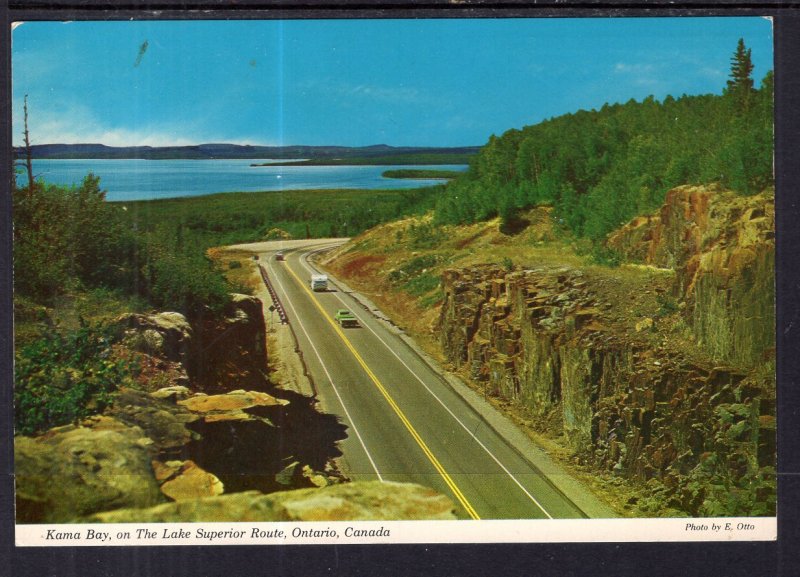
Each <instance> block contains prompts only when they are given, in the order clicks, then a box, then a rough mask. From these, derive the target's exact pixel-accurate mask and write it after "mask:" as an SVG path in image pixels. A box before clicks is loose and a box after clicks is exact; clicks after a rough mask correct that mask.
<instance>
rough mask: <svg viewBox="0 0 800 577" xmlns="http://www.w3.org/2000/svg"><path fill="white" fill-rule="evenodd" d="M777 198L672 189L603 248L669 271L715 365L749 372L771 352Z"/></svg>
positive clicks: (704, 189)
mask: <svg viewBox="0 0 800 577" xmlns="http://www.w3.org/2000/svg"><path fill="white" fill-rule="evenodd" d="M774 239H775V207H774V192H773V191H771V190H768V191H765V192H763V193H761V194H759V195H755V196H738V195H736V194H734V193H733V192H729V191H724V190H722V189H720V188H717V187H713V186H712V187H698V186H683V187H679V188H675V189H673V190H670V191H669V192H668V193H667V197H666V201H665V203H664V205H663V206H662V208H661V209H660V210H659V212H657V213H656V214H653V215H650V216H647V217H639V218H637V219H634V220H633V221H632V222H630V223H629V224H628V225H626V226H625V227H623V228H622V229H620V230H619V231H618V232H617V233H615V234H613V235H612V236H611V237H610V238H609V240H608V245H609V246H610V247H612V248H614V249H616V250H617V251H619V252H620V253H622V254H623V256H625V257H626V258H627V259H629V260H636V261H638V262H642V263H645V264H649V265H654V266H658V267H665V268H671V269H674V270H675V272H676V276H675V281H676V282H675V287H674V294H675V296H676V297H677V298H679V299H681V300H683V301H684V302H686V304H687V308H686V320H687V321H688V322H689V323H690V324H691V326H692V328H693V331H694V335H695V337H696V340H697V343H698V344H699V345H700V346H702V347H703V348H704V349H705V350H706V351H707V352H708V353H709V354H711V355H712V356H713V357H714V358H716V359H719V360H722V361H726V362H729V363H733V364H736V365H740V366H753V365H755V364H757V363H760V362H763V361H764V360H765V359H766V358H769V357H770V356H771V355H772V353H773V348H774V346H775V332H774V326H775V240H774Z"/></svg>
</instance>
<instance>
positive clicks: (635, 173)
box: [436, 42, 773, 242]
mask: <svg viewBox="0 0 800 577" xmlns="http://www.w3.org/2000/svg"><path fill="white" fill-rule="evenodd" d="M751 71H752V64H750V52H749V50H747V49H745V48H744V44H743V43H741V42H740V45H739V48H738V49H737V51H736V53H735V54H734V57H733V58H732V70H731V80H730V81H729V82H728V86H727V88H726V90H725V93H724V94H723V95H721V96H713V95H704V96H683V97H681V98H678V99H675V98H673V97H671V96H668V97H667V98H665V99H664V101H663V102H658V101H657V100H655V99H654V98H653V97H648V98H646V99H645V100H644V101H642V102H636V101H633V100H631V101H629V102H627V103H626V104H613V105H609V104H605V105H604V106H603V107H602V108H601V109H600V110H592V111H588V112H587V111H579V112H576V113H574V114H567V115H564V116H560V117H558V118H553V119H550V120H547V121H545V122H542V123H540V124H537V125H534V126H528V127H525V128H523V129H522V130H517V129H513V130H509V131H508V132H506V133H505V134H503V135H502V136H500V137H496V136H492V137H491V138H490V139H489V142H488V143H487V144H486V145H485V146H484V147H483V148H482V149H481V151H480V152H479V154H478V155H477V156H476V157H475V158H474V159H473V161H472V162H471V166H470V169H469V171H468V172H467V173H466V174H464V175H463V176H461V177H459V178H458V179H456V180H454V181H453V182H451V183H450V184H449V185H448V186H447V189H446V193H445V194H444V195H442V196H441V198H439V200H438V202H437V205H436V220H437V222H438V223H442V224H456V223H472V222H478V221H481V220H486V219H489V218H493V217H495V216H501V217H502V218H503V220H504V222H506V221H511V220H512V219H513V217H514V215H515V214H516V213H518V212H519V210H521V209H524V208H528V207H531V206H535V205H538V204H548V205H552V206H553V207H554V216H555V218H556V219H557V221H558V222H559V223H560V224H562V225H563V226H564V227H565V228H566V229H568V230H570V231H572V232H573V233H574V234H575V235H577V236H579V237H587V238H589V239H592V240H593V241H595V242H599V241H602V240H603V239H604V238H605V236H606V235H607V234H608V233H609V232H610V231H612V230H613V229H615V228H617V227H618V226H620V224H622V223H624V222H627V221H628V220H629V219H630V218H631V217H633V216H635V215H637V214H643V213H647V212H651V211H653V210H655V209H656V208H657V207H658V206H660V205H661V204H662V202H663V200H664V195H665V193H666V191H667V190H669V189H670V188H673V187H675V186H679V185H683V184H703V183H710V182H720V183H722V185H724V186H725V187H728V188H730V189H732V190H735V191H737V192H739V193H740V194H754V193H757V192H760V191H761V190H763V189H764V188H765V187H767V186H768V185H770V184H772V182H773V175H772V127H773V108H772V94H773V78H772V72H769V73H768V74H767V75H766V77H765V78H764V79H763V81H762V83H761V87H760V88H759V89H757V90H756V89H755V88H754V87H753V82H752V80H751V79H750V73H751Z"/></svg>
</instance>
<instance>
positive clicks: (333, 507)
mask: <svg viewBox="0 0 800 577" xmlns="http://www.w3.org/2000/svg"><path fill="white" fill-rule="evenodd" d="M454 511H455V507H454V505H453V502H452V501H450V499H448V498H447V497H445V496H443V495H440V494H439V493H436V492H435V491H433V490H432V489H428V488H427V487H422V486H420V485H413V484H408V483H381V482H378V481H371V482H356V483H348V484H344V485H337V486H333V487H326V488H323V489H300V490H295V491H282V492H279V493H271V494H269V495H264V494H261V493H259V492H257V491H247V492H244V493H236V494H232V495H223V496H221V497H214V498H206V499H195V500H186V501H181V502H180V503H169V504H165V505H159V506H156V507H151V508H149V509H125V510H121V511H113V512H109V513H100V514H97V515H92V516H89V517H87V518H85V519H82V520H83V521H86V522H90V523H132V522H141V523H177V522H236V521H383V520H401V521H402V520H449V519H455V518H456V517H455V514H454Z"/></svg>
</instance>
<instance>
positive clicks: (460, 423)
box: [300, 249, 553, 519]
mask: <svg viewBox="0 0 800 577" xmlns="http://www.w3.org/2000/svg"><path fill="white" fill-rule="evenodd" d="M320 250H323V249H316V250H313V251H310V252H307V253H305V254H303V255H302V257H301V258H300V261H301V264H303V266H305V267H306V269H308V271H309V272H312V269H311V266H310V265H309V264H308V262H307V261H306V257H307V255H309V254H310V253H312V252H317V251H320ZM336 298H338V299H339V301H340V302H341V303H342V304H344V305H347V304H348V303H346V302H345V300H344V299H343V298H342V297H341V296H340V291H337V292H336ZM351 298H352V297H351ZM348 306H349V305H348ZM350 312H351V313H353V315H354V316H355V317H356V318H357V319H358V320H359V322H360V323H361V325H362V326H364V327H366V328H367V330H369V331H370V332H371V333H372V334H373V335H375V338H377V339H378V340H379V341H380V342H381V343H382V344H383V346H385V347H386V348H387V349H388V350H389V352H390V353H392V354H393V355H394V356H395V358H397V360H398V361H400V363H401V364H402V365H403V366H404V367H405V368H406V369H407V370H408V372H410V373H411V374H412V375H414V378H415V379H417V380H418V381H419V382H420V384H421V385H422V386H423V387H425V390H427V391H428V392H429V393H430V394H431V396H433V398H434V399H436V400H437V401H438V402H439V404H440V405H442V407H444V410H445V411H447V412H448V413H450V416H452V417H453V419H455V421H456V422H457V423H458V424H459V425H461V428H463V429H464V430H465V431H466V432H467V434H468V435H469V436H470V437H472V438H473V439H474V440H475V442H476V443H478V445H480V447H481V448H482V449H483V450H484V451H486V454H488V455H489V456H490V457H491V458H492V460H494V462H495V463H497V464H498V465H499V467H500V468H501V469H503V471H505V473H506V474H507V475H508V476H509V477H511V480H512V481H514V483H516V485H517V486H518V487H519V488H520V489H522V492H523V493H525V494H526V495H527V496H528V498H529V499H530V500H531V501H533V502H534V503H535V504H536V506H537V507H539V509H541V510H542V512H543V513H544V514H545V515H547V517H548V518H549V519H552V518H553V517H552V516H551V515H550V513H548V512H547V510H546V509H545V508H544V507H543V506H542V504H541V503H539V501H537V500H536V497H534V496H533V495H531V494H530V492H528V490H527V489H526V488H525V487H524V486H523V485H522V483H520V482H519V480H517V478H516V477H515V476H514V474H513V473H511V471H509V470H508V469H507V468H506V467H505V465H503V463H501V462H500V460H499V459H498V458H497V457H495V455H494V454H493V453H492V452H491V451H490V450H489V448H488V447H487V446H486V445H484V444H483V443H482V442H481V440H480V439H478V437H476V436H475V434H474V433H473V432H472V431H470V430H469V428H468V427H467V426H466V425H465V424H464V423H463V422H461V419H459V418H458V417H457V416H456V414H455V413H453V411H451V410H450V407H448V406H447V405H446V404H445V403H444V401H442V400H441V399H440V398H439V396H438V395H437V394H436V393H434V392H433V391H432V390H431V389H430V387H428V385H427V384H426V383H425V381H423V380H422V378H421V377H420V376H419V375H417V373H415V372H414V370H413V369H412V368H411V367H409V366H408V364H406V362H405V361H404V360H403V359H401V358H400V356H399V355H398V354H397V353H396V352H395V351H394V349H392V347H390V346H389V344H388V343H387V342H386V341H384V340H383V339H382V338H381V337H380V335H378V333H376V332H375V331H374V330H373V329H372V328H371V327H370V326H369V325H368V324H367V323H366V322H364V320H363V319H362V318H361V317H360V316H359V315H358V314H356V313H355V311H353V310H351V311H350Z"/></svg>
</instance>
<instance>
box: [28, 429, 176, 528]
mask: <svg viewBox="0 0 800 577" xmlns="http://www.w3.org/2000/svg"><path fill="white" fill-rule="evenodd" d="M91 425H92V426H81V427H75V426H67V427H61V428H59V429H53V430H51V431H49V432H48V433H47V434H45V435H43V436H41V437H37V438H35V439H33V438H30V437H17V438H15V439H14V455H15V467H16V481H17V521H18V522H20V523H45V522H46V523H60V522H69V521H72V520H74V519H75V518H77V517H81V516H86V515H91V514H93V513H97V512H100V511H108V510H111V509H119V508H125V507H150V506H152V505H155V504H157V503H161V502H163V501H165V500H166V499H165V498H164V496H163V495H162V494H161V492H160V491H159V488H158V484H157V483H156V480H155V479H154V477H153V472H152V469H151V467H150V460H151V458H152V457H153V453H154V451H153V448H152V446H151V445H152V441H151V440H150V439H148V438H147V437H145V435H144V433H143V432H142V430H141V429H140V428H138V427H129V426H126V425H124V424H123V423H121V422H119V421H117V420H115V419H111V418H107V417H99V418H97V419H94V422H93V423H92V424H91Z"/></svg>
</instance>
